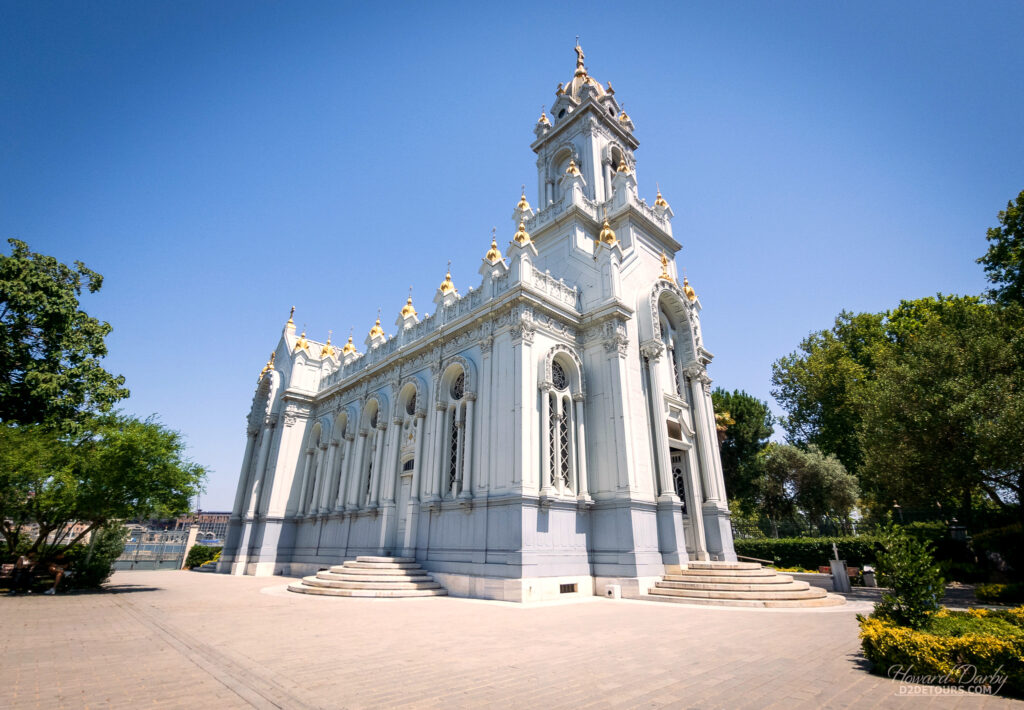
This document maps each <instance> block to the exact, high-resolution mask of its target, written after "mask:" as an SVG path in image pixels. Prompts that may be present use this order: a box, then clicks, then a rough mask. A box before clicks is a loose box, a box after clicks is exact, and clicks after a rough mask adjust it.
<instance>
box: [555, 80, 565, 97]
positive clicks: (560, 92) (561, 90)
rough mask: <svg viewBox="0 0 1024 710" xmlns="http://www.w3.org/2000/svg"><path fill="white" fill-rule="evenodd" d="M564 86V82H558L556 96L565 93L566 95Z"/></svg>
mask: <svg viewBox="0 0 1024 710" xmlns="http://www.w3.org/2000/svg"><path fill="white" fill-rule="evenodd" d="M562 86H563V84H562V82H558V88H557V89H555V96H563V95H565V89H564V88H562Z"/></svg>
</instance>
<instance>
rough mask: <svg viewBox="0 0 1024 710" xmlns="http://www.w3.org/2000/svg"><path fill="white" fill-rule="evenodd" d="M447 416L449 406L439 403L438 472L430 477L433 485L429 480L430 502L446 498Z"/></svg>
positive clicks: (436, 415) (437, 434)
mask: <svg viewBox="0 0 1024 710" xmlns="http://www.w3.org/2000/svg"><path fill="white" fill-rule="evenodd" d="M447 414H448V406H447V405H446V404H444V403H442V402H438V403H437V409H436V412H435V417H434V422H435V424H434V436H435V437H436V439H437V441H435V442H434V466H436V470H435V471H434V475H433V476H432V477H430V478H432V479H433V483H430V481H429V480H428V484H429V485H428V486H427V487H428V489H429V490H428V493H427V497H428V500H438V499H439V498H444V493H443V491H444V440H445V437H446V436H447V433H448V430H447V429H446V428H445V423H446V421H445V420H446V419H447Z"/></svg>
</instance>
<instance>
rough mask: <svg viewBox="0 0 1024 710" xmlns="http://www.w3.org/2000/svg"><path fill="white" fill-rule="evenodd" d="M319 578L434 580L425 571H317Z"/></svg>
mask: <svg viewBox="0 0 1024 710" xmlns="http://www.w3.org/2000/svg"><path fill="white" fill-rule="evenodd" d="M316 577H317V578H318V579H329V580H335V581H338V582H433V581H434V578H433V577H431V576H430V575H428V574H426V573H425V572H418V573H414V574H349V573H348V572H317V573H316Z"/></svg>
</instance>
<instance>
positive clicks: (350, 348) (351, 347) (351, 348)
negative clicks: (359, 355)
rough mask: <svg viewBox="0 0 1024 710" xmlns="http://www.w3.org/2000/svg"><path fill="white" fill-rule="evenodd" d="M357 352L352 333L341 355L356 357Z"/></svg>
mask: <svg viewBox="0 0 1024 710" xmlns="http://www.w3.org/2000/svg"><path fill="white" fill-rule="evenodd" d="M355 352H356V346H355V344H354V343H353V342H352V333H349V334H348V342H347V343H345V345H344V347H342V349H341V354H342V355H345V356H348V355H354V354H355Z"/></svg>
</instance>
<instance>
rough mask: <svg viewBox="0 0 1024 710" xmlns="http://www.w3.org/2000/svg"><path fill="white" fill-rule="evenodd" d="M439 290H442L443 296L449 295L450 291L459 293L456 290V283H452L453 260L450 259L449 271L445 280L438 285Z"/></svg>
mask: <svg viewBox="0 0 1024 710" xmlns="http://www.w3.org/2000/svg"><path fill="white" fill-rule="evenodd" d="M437 290H438V291H440V292H441V295H442V296H447V295H448V294H449V293H456V294H457V293H458V291H456V290H455V284H454V283H452V260H451V259H449V260H448V271H447V272H446V273H445V275H444V281H442V282H441V285H440V286H438V287H437Z"/></svg>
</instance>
